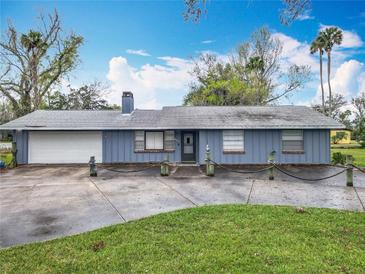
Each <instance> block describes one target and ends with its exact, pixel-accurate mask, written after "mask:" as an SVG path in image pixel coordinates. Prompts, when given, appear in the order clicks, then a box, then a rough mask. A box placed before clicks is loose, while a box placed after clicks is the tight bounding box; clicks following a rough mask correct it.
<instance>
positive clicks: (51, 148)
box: [28, 131, 103, 164]
mask: <svg viewBox="0 0 365 274" xmlns="http://www.w3.org/2000/svg"><path fill="white" fill-rule="evenodd" d="M28 148H29V150H28V163H29V164H69V163H83V164H85V163H87V162H88V161H89V159H90V156H95V159H96V161H97V162H101V161H102V155H103V153H102V132H101V131H30V132H29V136H28Z"/></svg>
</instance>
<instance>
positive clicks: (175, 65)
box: [107, 56, 192, 108]
mask: <svg viewBox="0 0 365 274" xmlns="http://www.w3.org/2000/svg"><path fill="white" fill-rule="evenodd" d="M159 59H160V60H162V61H164V64H163V65H151V64H145V65H143V66H142V67H140V68H135V67H132V66H131V65H130V64H128V61H127V59H126V58H124V57H122V56H119V57H113V58H112V59H111V60H110V61H109V72H108V75H107V78H108V79H109V80H110V81H111V89H112V92H111V94H110V102H112V103H116V104H120V100H121V94H122V91H125V90H130V91H132V92H133V94H134V98H135V105H136V107H138V108H159V107H161V106H162V105H163V103H162V104H161V102H158V100H157V99H156V97H157V96H158V94H159V93H161V92H163V93H164V94H165V93H167V94H169V93H171V95H172V96H179V95H180V94H181V95H183V94H185V93H186V90H187V87H188V83H189V82H190V81H191V75H190V74H189V71H190V69H191V67H192V62H191V61H189V60H185V59H181V58H177V57H171V56H164V57H159Z"/></svg>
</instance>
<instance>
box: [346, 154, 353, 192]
mask: <svg viewBox="0 0 365 274" xmlns="http://www.w3.org/2000/svg"><path fill="white" fill-rule="evenodd" d="M352 160H353V159H352V155H346V166H347V170H346V185H347V186H354V176H353V175H354V173H353V167H352Z"/></svg>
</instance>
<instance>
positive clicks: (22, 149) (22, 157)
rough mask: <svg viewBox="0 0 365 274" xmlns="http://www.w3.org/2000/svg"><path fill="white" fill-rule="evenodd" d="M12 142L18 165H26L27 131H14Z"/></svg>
mask: <svg viewBox="0 0 365 274" xmlns="http://www.w3.org/2000/svg"><path fill="white" fill-rule="evenodd" d="M13 141H14V142H16V147H17V150H18V152H17V155H16V160H17V163H18V164H28V131H24V130H23V131H14V132H13Z"/></svg>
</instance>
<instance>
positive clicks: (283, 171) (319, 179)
mask: <svg viewBox="0 0 365 274" xmlns="http://www.w3.org/2000/svg"><path fill="white" fill-rule="evenodd" d="M274 166H275V168H276V169H277V170H279V171H280V172H282V173H284V174H286V175H288V176H290V177H293V178H295V179H299V180H303V181H321V180H326V179H330V178H332V177H335V176H337V175H340V174H341V173H344V172H345V171H346V169H343V170H341V171H340V172H337V173H335V174H332V175H330V176H326V177H322V178H317V179H309V178H303V177H299V176H296V175H293V174H291V173H289V172H288V171H286V170H283V169H282V168H280V167H279V166H278V165H276V164H274Z"/></svg>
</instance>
